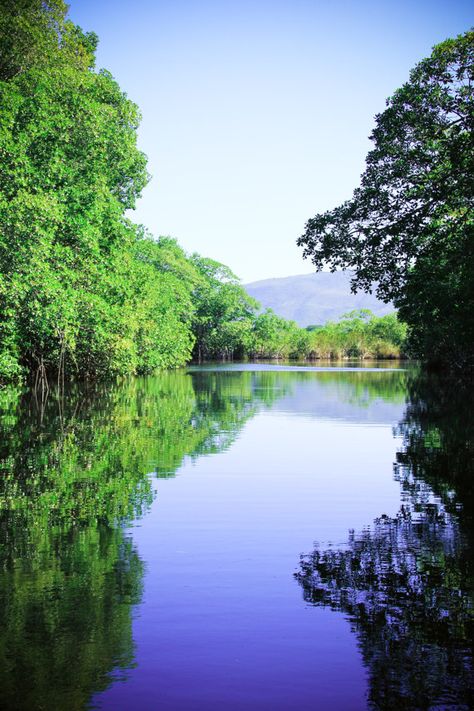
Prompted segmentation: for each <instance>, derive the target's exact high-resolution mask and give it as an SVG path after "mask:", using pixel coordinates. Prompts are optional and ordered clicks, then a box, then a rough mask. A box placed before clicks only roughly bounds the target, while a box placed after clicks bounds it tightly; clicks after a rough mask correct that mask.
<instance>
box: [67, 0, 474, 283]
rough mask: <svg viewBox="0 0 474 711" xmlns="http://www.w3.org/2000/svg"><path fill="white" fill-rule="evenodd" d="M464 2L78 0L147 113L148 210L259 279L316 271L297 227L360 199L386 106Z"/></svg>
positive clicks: (194, 246)
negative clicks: (357, 192)
mask: <svg viewBox="0 0 474 711" xmlns="http://www.w3.org/2000/svg"><path fill="white" fill-rule="evenodd" d="M471 8H472V5H471V3H469V2H466V1H465V0H451V2H447V1H446V2H444V1H443V2H436V1H431V2H427V1H425V0H419V1H418V2H415V1H414V0H412V1H410V2H408V1H404V0H396V1H395V0H387V1H386V2H383V1H380V2H371V1H370V0H359V1H358V2H355V1H352V2H348V1H343V0H333V1H332V2H329V1H327V0H312V1H310V0H284V1H283V0H274V1H273V2H269V1H267V0H254V1H253V2H247V0H242V1H241V2H237V1H234V0H229V1H226V0H220V1H219V2H217V1H213V0H199V1H198V0H157V1H155V2H152V0H135V1H134V2H131V1H124V0H114V1H112V0H71V3H70V17H71V19H72V20H74V21H75V22H77V23H78V24H80V25H81V26H82V27H83V29H85V30H93V31H95V32H96V33H97V34H98V35H99V38H100V44H99V50H98V63H97V64H98V67H105V68H107V69H108V70H109V71H110V72H111V73H112V74H113V75H114V77H115V78H116V79H117V81H118V82H119V84H120V85H121V87H122V88H123V90H124V91H125V92H126V93H127V94H128V96H129V97H130V98H131V99H132V100H133V101H135V102H136V103H137V104H138V105H139V107H140V109H141V111H142V115H143V120H142V124H141V126H140V129H139V144H140V147H141V148H142V150H144V151H145V153H146V154H147V156H148V159H149V163H148V169H149V172H150V173H151V175H152V180H151V182H150V183H149V185H148V186H147V188H146V189H145V191H144V193H143V197H142V199H141V200H140V202H139V204H138V206H137V210H136V211H135V213H134V215H133V219H135V220H136V221H137V222H141V223H143V224H145V225H146V226H147V227H148V228H149V230H150V231H151V232H152V233H153V234H155V235H160V234H166V235H172V236H174V237H176V238H177V239H178V240H179V242H180V243H181V244H182V245H183V247H184V248H185V249H186V250H187V251H189V252H192V251H197V252H200V253H201V254H203V255H205V256H209V257H213V258H214V259H217V260H219V261H221V262H223V263H225V264H227V265H228V266H230V267H231V268H232V269H233V270H234V271H235V272H236V274H237V275H238V276H239V277H241V278H242V279H243V281H244V282H248V281H253V280H256V279H263V278H268V277H274V276H288V275H292V274H301V273H305V272H310V271H311V264H310V263H309V262H305V261H303V260H302V257H301V250H300V249H299V248H298V247H296V244H295V240H296V238H297V237H298V236H299V234H301V232H302V231H303V228H304V224H305V222H306V220H307V219H308V218H310V217H311V216H313V215H314V214H315V213H316V212H320V211H322V210H326V209H329V208H331V207H334V206H336V205H337V204H339V203H340V202H341V201H343V200H345V199H347V198H349V197H350V196H351V193H352V190H353V189H354V188H355V187H356V186H357V184H358V182H359V176H360V174H361V172H362V171H363V169H364V160H365V156H366V154H367V151H368V149H369V147H370V142H369V140H368V135H369V134H370V132H371V130H372V128H373V125H374V115H375V114H376V113H378V112H380V111H382V110H383V109H384V106H385V99H386V98H387V97H388V96H390V94H391V93H392V92H393V91H394V89H396V88H397V87H398V86H400V85H401V84H402V83H403V82H404V81H405V80H406V79H407V78H408V73H409V70H410V68H411V67H412V66H413V65H414V64H416V62H418V61H419V60H420V59H422V58H423V57H424V56H426V55H428V54H429V53H430V50H431V47H432V46H433V44H436V43H437V42H440V41H442V40H443V39H446V38H447V37H451V36H455V35H457V34H459V33H461V32H464V31H465V30H467V29H468V28H469V27H470V26H472V25H473V24H474V22H473V16H474V13H473V12H472V9H471Z"/></svg>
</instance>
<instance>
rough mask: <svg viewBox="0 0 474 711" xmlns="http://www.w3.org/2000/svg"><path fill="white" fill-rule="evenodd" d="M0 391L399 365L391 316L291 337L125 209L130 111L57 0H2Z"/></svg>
mask: <svg viewBox="0 0 474 711" xmlns="http://www.w3.org/2000/svg"><path fill="white" fill-rule="evenodd" d="M1 10H2V12H1V19H0V23H1V26H0V33H1V36H2V38H4V39H2V44H1V47H0V51H1V54H0V112H1V115H0V127H1V132H0V152H1V167H0V226H1V231H0V309H1V313H2V319H1V322H0V382H7V381H20V380H22V379H25V378H28V377H30V378H31V377H36V379H37V380H38V379H42V380H43V381H47V380H48V378H49V379H50V380H51V379H52V378H53V379H56V378H63V379H64V377H66V378H81V379H83V378H98V377H104V376H115V375H126V374H144V373H149V372H152V371H154V370H156V369H162V368H170V367H178V366H182V365H184V364H185V363H186V362H188V361H189V360H191V359H196V360H203V359H231V358H234V357H239V358H244V357H247V356H249V357H260V358H276V357H278V358H328V357H333V358H341V357H368V356H371V357H397V356H399V355H400V354H401V352H402V351H403V343H404V334H405V329H404V326H403V325H402V324H400V323H399V322H398V321H397V318H396V316H395V315H391V316H387V317H384V318H382V319H376V318H375V317H373V316H371V314H370V313H355V314H352V315H350V316H347V317H344V318H342V320H341V321H340V322H339V323H337V324H327V325H326V326H325V327H318V328H312V329H309V330H307V329H302V328H299V327H298V326H297V325H296V324H295V323H293V322H289V321H286V320H285V319H283V318H280V317H279V316H277V315H276V314H274V313H273V312H272V311H271V310H266V311H264V312H263V313H262V312H261V310H260V308H259V304H258V303H257V302H256V301H255V300H253V299H252V298H251V297H250V296H249V295H248V294H247V293H246V292H245V290H244V288H243V287H242V286H241V284H240V282H239V280H238V278H237V277H236V276H235V275H234V274H233V273H232V271H231V270H230V269H229V268H228V267H226V266H224V265H222V264H220V263H218V262H216V261H214V260H212V259H208V258H205V257H202V256H200V255H197V254H192V255H188V254H186V253H185V251H184V250H183V249H182V248H181V247H180V245H179V244H178V243H177V241H176V240H174V239H172V238H170V237H159V238H158V239H155V238H154V237H153V236H152V235H150V234H149V233H148V232H147V230H146V229H145V228H144V227H143V226H141V225H137V224H134V223H133V222H132V221H131V220H130V218H129V216H128V214H129V211H130V210H131V209H133V208H134V206H135V204H136V201H137V199H138V198H139V197H140V194H141V191H142V190H143V188H144V187H145V185H146V184H147V182H148V179H149V176H148V173H147V169H146V157H145V156H144V155H143V153H142V152H140V150H139V149H138V148H137V129H138V126H139V122H140V112H139V110H138V108H137V106H136V105H135V104H133V103H132V101H130V99H128V98H127V96H126V95H125V94H124V92H122V91H121V89H120V87H119V86H118V84H117V83H116V82H115V81H114V79H113V77H112V76H111V74H110V73H109V72H108V71H105V70H100V71H96V69H95V50H96V47H97V42H98V38H97V36H96V35H95V34H94V33H90V32H89V33H85V32H83V31H82V30H81V28H79V27H77V26H76V25H74V24H73V23H72V22H70V21H69V20H68V19H67V6H66V5H65V4H64V2H63V1H62V0H51V1H50V2H47V3H44V2H40V0H33V1H31V2H28V3H22V4H18V3H12V2H9V1H5V0H2V2H1Z"/></svg>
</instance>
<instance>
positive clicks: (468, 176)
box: [298, 30, 474, 364]
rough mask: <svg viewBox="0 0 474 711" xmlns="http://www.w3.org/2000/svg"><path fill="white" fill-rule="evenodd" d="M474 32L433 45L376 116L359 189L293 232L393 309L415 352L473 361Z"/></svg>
mask: <svg viewBox="0 0 474 711" xmlns="http://www.w3.org/2000/svg"><path fill="white" fill-rule="evenodd" d="M473 124H474V32H473V31H472V30H471V31H468V32H466V33H465V34H464V35H460V36H459V37H457V38H456V39H449V40H447V41H445V42H443V43H441V44H439V45H437V46H436V47H434V49H433V53H432V54H431V56H430V57H428V58H427V59H424V60H423V61H422V62H420V63H419V64H418V65H417V66H416V67H415V68H414V69H413V71H412V72H411V74H410V79H409V81H408V82H407V83H406V84H405V85H404V86H402V87H401V88H400V89H398V90H397V91H396V92H395V93H394V95H393V96H392V97H391V98H389V99H388V101H387V108H386V110H385V111H384V112H383V113H381V114H379V115H378V116H377V117H376V127H375V129H374V131H373V132H372V135H371V140H372V141H373V142H374V148H373V150H371V151H370V152H369V154H368V156H367V165H366V170H365V172H364V174H363V175H362V178H361V184H360V187H358V188H357V189H356V190H355V191H354V194H353V197H352V199H351V200H348V201H347V202H345V203H343V204H342V205H340V206H339V207H337V208H335V209H333V210H330V211H328V212H325V213H322V214H318V215H316V216H315V217H314V218H312V219H310V220H309V221H308V223H307V225H306V230H305V233H304V234H303V235H302V236H301V237H300V238H299V239H298V244H299V245H300V246H303V247H304V257H310V258H311V259H312V261H313V263H314V264H315V266H316V267H317V268H318V269H322V267H323V266H324V265H329V266H330V268H331V269H332V270H333V271H335V270H336V269H338V268H342V269H347V268H351V269H354V272H355V273H354V278H353V280H352V288H353V291H356V290H357V289H364V290H366V291H371V290H372V284H373V282H374V281H375V282H377V283H378V285H377V288H376V289H377V295H378V296H379V298H381V299H382V300H384V301H386V302H388V301H390V300H393V302H394V303H395V305H396V306H397V307H399V308H400V315H401V317H402V318H403V319H404V320H406V321H407V323H408V324H409V326H410V332H411V343H412V347H413V348H414V350H415V352H416V353H417V354H418V355H421V356H423V357H427V358H429V359H430V360H440V361H447V360H448V359H449V358H451V359H453V360H455V362H457V363H458V364H464V363H466V362H471V363H472V362H473V357H474V356H473V352H472V343H473V341H474V327H473V319H472V311H473V308H474V288H473V283H474V266H473V262H474V260H473V256H474V254H473V242H474V219H473V210H472V208H473V206H474V181H473V177H472V176H473V174H474V139H473Z"/></svg>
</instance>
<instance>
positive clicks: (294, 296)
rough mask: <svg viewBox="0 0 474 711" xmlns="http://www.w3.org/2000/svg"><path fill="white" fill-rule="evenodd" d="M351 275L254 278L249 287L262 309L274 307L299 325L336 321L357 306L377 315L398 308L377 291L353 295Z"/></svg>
mask: <svg viewBox="0 0 474 711" xmlns="http://www.w3.org/2000/svg"><path fill="white" fill-rule="evenodd" d="M350 277H351V274H350V272H342V271H341V272H334V273H333V274H331V273H329V272H315V273H313V274H300V275H298V276H291V277H283V278H280V279H264V280H262V281H254V282H252V283H250V284H246V285H245V289H246V290H247V292H248V293H249V294H250V295H251V296H253V297H254V298H255V299H257V301H259V302H260V303H261V305H262V308H271V309H273V310H274V311H275V313H277V314H278V315H279V316H284V317H285V318H288V319H291V320H293V321H296V323H297V324H298V325H299V326H309V325H310V324H323V323H326V321H334V320H337V319H338V318H339V316H341V315H342V314H344V313H347V312H348V311H352V310H353V309H370V310H371V311H373V313H374V314H375V315H376V316H384V315H385V314H387V313H390V312H391V311H393V310H394V309H393V306H392V305H391V304H384V303H383V302H381V301H379V300H378V299H377V298H376V297H375V296H374V295H373V294H365V293H363V292H359V293H357V294H351V290H350Z"/></svg>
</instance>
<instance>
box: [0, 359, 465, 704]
mask: <svg viewBox="0 0 474 711" xmlns="http://www.w3.org/2000/svg"><path fill="white" fill-rule="evenodd" d="M468 396H469V393H468V391H467V390H466V388H465V387H461V386H458V387H457V388H453V387H450V388H447V386H446V384H445V383H443V381H442V380H441V381H440V380H436V381H435V380H433V379H429V378H427V377H422V376H416V375H415V374H413V373H411V372H410V371H406V370H404V369H400V368H397V367H393V365H392V367H390V368H371V367H369V368H357V367H353V366H352V367H344V368H321V369H318V368H305V367H296V368H289V367H286V366H283V367H282V366H277V367H275V366H271V365H270V366H266V365H261V364H260V365H258V366H253V365H251V364H246V365H230V366H225V367H216V366H212V367H211V366H205V367H202V368H190V369H189V370H187V371H180V372H176V373H165V374H162V375H159V376H157V377H153V378H143V379H133V380H129V381H125V382H122V383H120V384H117V385H114V386H110V385H109V386H96V387H95V388H93V389H91V388H89V389H88V390H85V389H84V388H76V389H73V388H71V389H70V390H69V391H68V392H66V393H65V394H64V396H63V397H62V398H58V397H56V395H55V394H54V393H50V395H49V397H48V398H47V399H46V400H45V401H43V402H41V401H38V399H36V398H35V397H34V396H33V395H31V394H30V393H23V394H22V395H21V394H18V393H14V392H12V391H4V392H3V393H2V398H3V402H0V406H1V407H0V413H1V428H2V444H1V450H0V466H1V469H2V484H1V488H0V505H1V509H0V513H1V518H0V536H1V544H2V547H1V554H0V555H1V569H0V597H1V600H0V602H1V612H0V615H1V620H0V621H1V627H2V629H1V632H0V661H1V667H0V683H1V691H0V706H1V707H2V708H5V709H22V710H23V709H51V710H55V709H58V710H59V709H65V708H68V709H86V708H95V709H111V710H112V709H114V710H115V709H124V710H125V709H143V710H145V709H147V710H148V709H154V708H156V709H170V710H180V709H190V710H193V709H196V710H198V709H203V710H204V709H207V710H212V709H220V708H221V707H223V706H225V707H226V708H229V709H282V710H283V709H293V708H295V707H300V708H303V709H319V708H320V709H347V710H350V709H369V708H380V709H393V708H410V709H416V708H419V709H428V708H434V707H438V708H452V709H464V708H466V709H467V708H469V706H470V704H471V703H472V691H473V687H472V632H473V606H472V563H471V555H470V553H471V552H472V530H473V529H472V480H473V479H472V476H473V472H472V442H473V438H472V434H473V428H472V415H471V413H470V411H469V406H468V404H467V403H468V402H469V400H468Z"/></svg>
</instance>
